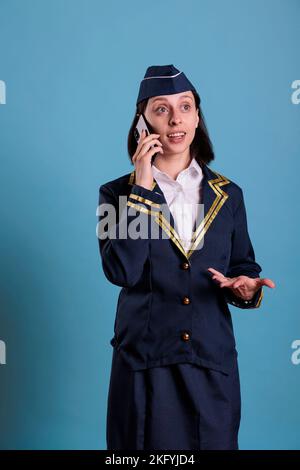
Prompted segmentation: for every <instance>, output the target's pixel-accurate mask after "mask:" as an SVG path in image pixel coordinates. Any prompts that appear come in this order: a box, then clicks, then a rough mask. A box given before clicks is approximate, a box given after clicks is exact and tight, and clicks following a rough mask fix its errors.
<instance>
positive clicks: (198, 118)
mask: <svg viewBox="0 0 300 470" xmlns="http://www.w3.org/2000/svg"><path fill="white" fill-rule="evenodd" d="M199 121H200V117H199V110H198V112H197V123H196V128H197V127H198V125H199Z"/></svg>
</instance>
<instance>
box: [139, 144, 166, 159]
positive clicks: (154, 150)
mask: <svg viewBox="0 0 300 470" xmlns="http://www.w3.org/2000/svg"><path fill="white" fill-rule="evenodd" d="M157 152H160V153H162V154H163V153H164V151H163V149H162V148H161V147H154V148H150V150H148V152H146V153H144V154H141V153H140V154H139V155H138V156H137V157H136V161H140V160H142V159H144V158H148V157H149V159H150V157H152V156H153V155H154V154H155V153H157Z"/></svg>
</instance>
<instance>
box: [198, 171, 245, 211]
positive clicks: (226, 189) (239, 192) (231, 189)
mask: <svg viewBox="0 0 300 470" xmlns="http://www.w3.org/2000/svg"><path fill="white" fill-rule="evenodd" d="M207 168H208V167H207ZM208 173H209V175H210V178H209V181H210V182H211V184H213V185H215V187H217V190H218V191H220V193H221V194H222V193H225V196H227V197H226V199H228V202H230V205H231V206H232V208H233V210H235V209H236V208H237V207H238V206H239V205H240V204H241V202H243V200H244V194H243V189H242V187H241V186H240V185H239V184H238V183H237V182H236V181H234V180H233V179H232V178H231V176H227V175H224V174H223V172H222V173H220V172H219V171H218V170H216V169H212V168H208Z"/></svg>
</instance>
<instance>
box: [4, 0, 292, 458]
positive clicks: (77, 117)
mask: <svg viewBox="0 0 300 470" xmlns="http://www.w3.org/2000/svg"><path fill="white" fill-rule="evenodd" d="M299 17H300V2H299V0H288V1H283V0H281V1H280V0H264V1H261V0H251V1H250V0H244V1H240V0H229V1H222V0H219V1H216V0H215V1H212V0H207V1H206V0H205V1H204V0H202V1H199V0H197V1H196V0H195V1H191V0H186V1H185V2H182V1H178V0H173V1H169V0H168V1H152V2H146V3H145V2H144V3H143V2H138V1H129V2H123V1H121V0H120V1H111V2H109V3H108V2H105V3H104V2H103V1H100V0H98V1H97V0H48V1H46V0H19V1H17V0H0V44H1V57H0V79H1V80H4V81H5V83H6V87H7V96H6V100H7V102H6V104H5V105H1V106H0V153H1V172H0V195H1V240H0V250H1V253H0V258H1V264H0V308H1V312H0V339H2V340H4V341H5V343H6V347H7V364H6V365H1V366H0V384H1V385H0V445H1V448H2V449H4V448H6V449H105V448H106V444H105V418H106V399H107V392H108V381H109V373H110V365H111V354H112V347H111V345H110V344H109V341H110V339H111V338H112V336H113V324H114V317H115V308H116V301H117V296H118V292H119V288H118V287H117V286H113V285H112V284H110V283H109V282H108V281H107V280H106V278H105V277H104V274H103V272H102V268H101V263H100V256H99V251H98V241H97V238H96V224H97V217H96V208H97V203H98V189H99V186H100V185H101V184H102V183H105V182H107V181H109V180H111V179H114V178H117V177H118V176H121V175H123V174H125V173H129V172H130V171H132V169H133V167H132V166H131V165H130V162H129V158H128V156H127V149H126V143H127V133H128V130H129V126H130V123H131V120H132V118H133V115H134V111H135V100H136V97H137V93H138V86H139V82H140V80H141V79H142V78H143V76H144V73H145V70H146V68H147V67H148V66H149V65H158V64H160V65H163V64H171V63H172V64H174V65H175V66H176V67H177V68H179V69H182V70H183V71H185V73H186V74H187V76H188V77H189V78H190V80H191V81H192V83H193V84H194V85H195V86H196V88H197V89H198V91H199V93H200V95H201V98H202V106H203V111H204V115H205V118H206V121H207V125H208V129H209V132H210V136H211V139H212V141H213V144H214V148H215V153H216V160H215V161H214V162H213V163H212V165H211V167H212V168H213V169H215V170H216V171H218V172H220V173H222V174H224V175H225V176H227V177H228V178H229V179H232V180H233V181H235V182H237V183H238V184H239V185H240V186H241V187H242V188H243V190H244V195H245V201H246V208H247V214H248V225H249V232H250V236H251V239H252V242H253V246H254V249H255V254H256V259H257V261H258V262H259V263H260V264H261V265H262V267H263V271H262V273H261V275H262V276H264V277H269V278H271V279H273V280H274V282H275V283H276V289H268V288H264V291H265V296H264V299H263V302H262V305H261V307H260V308H259V309H257V310H248V311H246V310H240V309H236V308H234V307H230V309H231V312H232V316H233V321H234V327H235V333H236V340H237V346H238V351H239V364H240V376H241V387H242V421H241V428H240V448H241V449H300V437H299V425H300V407H299V386H300V380H299V379H300V365H299V366H296V365H293V364H292V362H291V354H292V349H291V343H292V341H293V340H295V339H299V338H300V324H299V323H300V322H299V317H300V316H299V307H298V305H299V304H298V299H299V298H298V297H297V296H298V294H299V269H298V267H299V261H300V259H299V244H298V240H299V235H300V233H299V222H298V214H299V196H298V188H299V170H300V168H299V157H300V155H299V150H300V132H299V123H300V105H295V104H292V101H291V95H292V92H293V90H292V88H291V84H292V82H293V81H294V80H296V79H300V69H299V43H300V41H299V40H300V37H299V36H300V33H299Z"/></svg>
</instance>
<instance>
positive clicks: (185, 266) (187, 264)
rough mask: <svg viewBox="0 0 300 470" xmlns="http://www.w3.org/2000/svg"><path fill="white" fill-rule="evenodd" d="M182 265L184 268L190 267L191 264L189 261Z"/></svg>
mask: <svg viewBox="0 0 300 470" xmlns="http://www.w3.org/2000/svg"><path fill="white" fill-rule="evenodd" d="M181 267H182V269H189V267H190V265H189V263H182V265H181Z"/></svg>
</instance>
